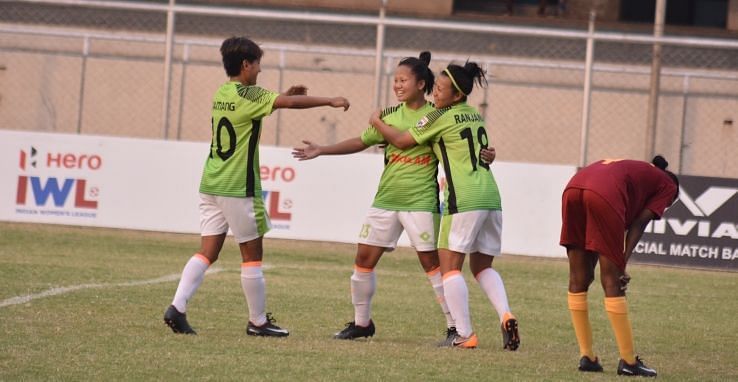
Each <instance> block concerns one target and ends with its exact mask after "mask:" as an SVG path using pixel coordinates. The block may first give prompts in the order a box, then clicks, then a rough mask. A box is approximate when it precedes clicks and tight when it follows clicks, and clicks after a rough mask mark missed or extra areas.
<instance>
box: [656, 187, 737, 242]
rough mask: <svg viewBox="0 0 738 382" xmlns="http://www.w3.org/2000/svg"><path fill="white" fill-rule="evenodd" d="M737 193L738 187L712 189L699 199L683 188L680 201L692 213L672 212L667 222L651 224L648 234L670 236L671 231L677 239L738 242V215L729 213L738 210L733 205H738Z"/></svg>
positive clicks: (668, 214)
mask: <svg viewBox="0 0 738 382" xmlns="http://www.w3.org/2000/svg"><path fill="white" fill-rule="evenodd" d="M736 194H738V188H735V187H722V186H710V187H708V188H707V189H706V190H705V191H704V192H702V194H700V195H699V196H698V197H696V198H692V196H691V195H689V194H688V193H687V192H686V191H685V190H684V188H681V187H680V188H679V201H680V202H681V203H682V205H684V207H685V208H686V210H687V211H688V212H689V213H688V214H687V213H685V212H680V211H679V210H678V209H676V210H673V211H672V210H671V209H670V211H667V213H666V214H665V216H664V218H663V219H661V220H654V221H652V222H651V223H649V225H648V227H647V228H646V231H645V232H649V233H654V234H666V233H668V232H667V231H671V233H673V234H674V235H676V236H689V237H695V236H696V237H701V238H711V239H722V238H729V239H734V240H738V225H736V221H735V219H736V218H738V214H737V213H732V212H731V211H728V209H731V208H732V210H733V211H738V208H735V207H734V206H735V205H736V204H738V203H733V202H734V201H735V202H738V200H736V199H734V196H735V195H736ZM731 199H733V201H731ZM672 208H674V207H672ZM690 215H691V216H690Z"/></svg>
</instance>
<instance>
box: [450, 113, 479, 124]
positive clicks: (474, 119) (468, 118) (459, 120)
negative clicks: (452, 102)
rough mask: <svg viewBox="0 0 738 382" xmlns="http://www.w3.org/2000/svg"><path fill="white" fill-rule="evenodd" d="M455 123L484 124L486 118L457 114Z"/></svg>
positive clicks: (477, 115)
mask: <svg viewBox="0 0 738 382" xmlns="http://www.w3.org/2000/svg"><path fill="white" fill-rule="evenodd" d="M454 121H456V123H466V122H483V121H484V118H482V116H481V115H479V114H455V115H454Z"/></svg>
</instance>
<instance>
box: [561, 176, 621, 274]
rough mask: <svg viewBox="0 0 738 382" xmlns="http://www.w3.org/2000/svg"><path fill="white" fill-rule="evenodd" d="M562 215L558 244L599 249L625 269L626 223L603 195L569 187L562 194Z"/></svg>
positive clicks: (588, 249) (599, 251)
mask: <svg viewBox="0 0 738 382" xmlns="http://www.w3.org/2000/svg"><path fill="white" fill-rule="evenodd" d="M561 217H562V224H561V240H560V241H559V244H561V245H563V246H565V247H567V248H583V249H585V250H587V251H591V252H597V253H598V254H600V255H603V256H605V257H607V258H608V259H609V260H611V261H612V262H613V263H615V265H617V266H618V267H619V268H620V269H622V270H625V256H624V251H625V228H624V227H625V224H624V223H623V221H622V220H621V219H620V217H619V216H618V214H617V213H616V212H615V210H613V209H612V207H610V205H609V204H608V203H607V202H606V201H605V200H604V199H603V198H602V197H600V196H599V195H597V194H596V193H594V192H592V191H589V190H582V189H577V188H569V189H567V190H565V191H564V195H563V197H562V201H561Z"/></svg>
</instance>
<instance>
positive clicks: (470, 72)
mask: <svg viewBox="0 0 738 382" xmlns="http://www.w3.org/2000/svg"><path fill="white" fill-rule="evenodd" d="M446 70H448V72H449V73H451V75H452V76H453V80H454V81H456V85H458V86H459V89H457V88H456V86H454V92H458V91H459V90H461V92H462V93H463V94H464V97H466V96H468V95H469V94H471V92H472V89H473V88H474V80H476V82H477V85H478V86H481V87H487V77H486V74H487V73H486V72H485V71H484V69H482V68H481V67H480V66H479V65H478V64H477V63H476V62H469V61H467V62H466V63H465V64H464V66H461V65H455V64H450V65H449V66H447V67H446ZM444 74H446V73H444Z"/></svg>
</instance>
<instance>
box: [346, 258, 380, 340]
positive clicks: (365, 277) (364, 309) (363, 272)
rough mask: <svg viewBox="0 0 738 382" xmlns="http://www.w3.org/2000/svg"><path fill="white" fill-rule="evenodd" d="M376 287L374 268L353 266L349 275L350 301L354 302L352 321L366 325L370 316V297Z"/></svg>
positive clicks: (359, 324)
mask: <svg viewBox="0 0 738 382" xmlns="http://www.w3.org/2000/svg"><path fill="white" fill-rule="evenodd" d="M376 289H377V276H376V275H375V274H374V270H372V269H367V268H359V267H354V274H353V275H351V302H352V303H353V304H354V321H355V322H356V325H358V326H367V325H369V321H370V320H371V318H372V297H373V296H374V291H375V290H376Z"/></svg>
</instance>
